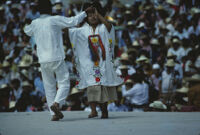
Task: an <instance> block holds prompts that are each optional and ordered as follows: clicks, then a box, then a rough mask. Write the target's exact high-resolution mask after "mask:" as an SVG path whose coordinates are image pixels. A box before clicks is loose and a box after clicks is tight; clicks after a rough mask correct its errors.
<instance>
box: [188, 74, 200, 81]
mask: <svg viewBox="0 0 200 135" xmlns="http://www.w3.org/2000/svg"><path fill="white" fill-rule="evenodd" d="M186 81H190V82H192V81H194V82H200V75H199V74H194V75H192V77H188V78H186Z"/></svg>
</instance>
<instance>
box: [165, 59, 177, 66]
mask: <svg viewBox="0 0 200 135" xmlns="http://www.w3.org/2000/svg"><path fill="white" fill-rule="evenodd" d="M165 65H166V66H168V67H174V66H175V62H174V60H173V59H169V60H167V63H166V64H165Z"/></svg>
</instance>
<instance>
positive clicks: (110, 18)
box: [106, 16, 117, 23]
mask: <svg viewBox="0 0 200 135" xmlns="http://www.w3.org/2000/svg"><path fill="white" fill-rule="evenodd" d="M106 19H107V20H108V22H111V23H117V21H116V20H115V19H114V18H113V17H111V16H106Z"/></svg>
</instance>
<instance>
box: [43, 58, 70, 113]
mask: <svg viewBox="0 0 200 135" xmlns="http://www.w3.org/2000/svg"><path fill="white" fill-rule="evenodd" d="M41 72H42V79H43V83H44V89H45V94H46V99H47V104H48V107H49V110H50V114H51V115H54V112H53V111H52V110H51V109H50V106H51V105H52V104H53V103H54V102H57V103H61V102H63V101H64V100H65V99H66V97H67V95H68V92H69V88H70V81H69V72H68V69H67V66H66V63H65V61H64V60H61V61H55V62H47V63H41ZM56 84H57V85H56ZM57 88H58V89H57Z"/></svg>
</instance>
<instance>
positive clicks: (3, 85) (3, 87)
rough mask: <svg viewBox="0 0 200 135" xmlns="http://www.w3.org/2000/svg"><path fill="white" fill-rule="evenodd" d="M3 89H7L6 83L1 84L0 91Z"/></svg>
mask: <svg viewBox="0 0 200 135" xmlns="http://www.w3.org/2000/svg"><path fill="white" fill-rule="evenodd" d="M5 88H8V84H6V83H4V84H2V85H1V86H0V89H1V90H2V89H5Z"/></svg>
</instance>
